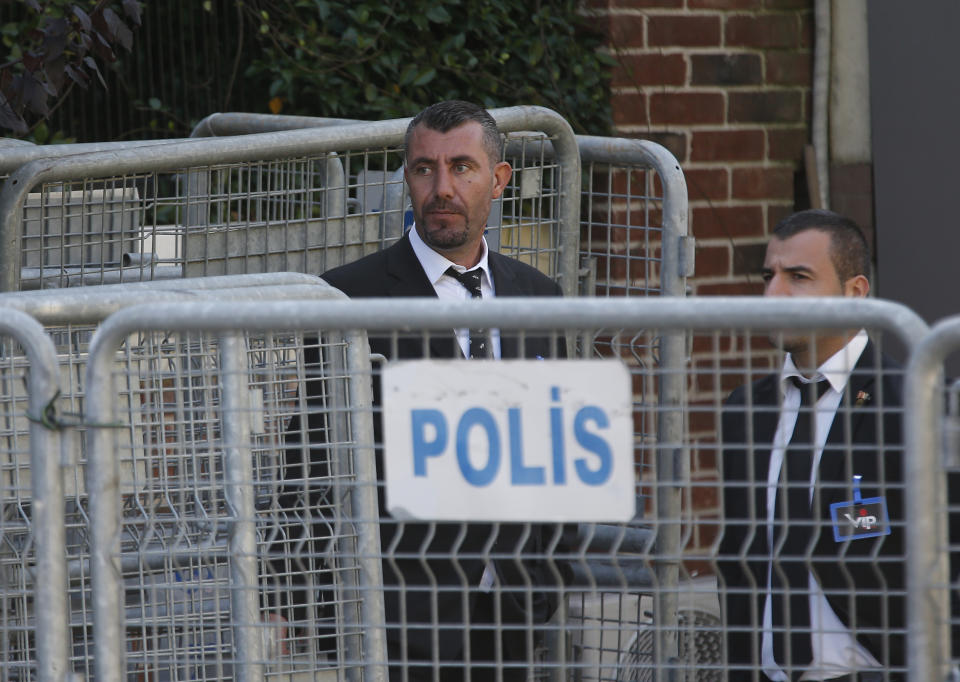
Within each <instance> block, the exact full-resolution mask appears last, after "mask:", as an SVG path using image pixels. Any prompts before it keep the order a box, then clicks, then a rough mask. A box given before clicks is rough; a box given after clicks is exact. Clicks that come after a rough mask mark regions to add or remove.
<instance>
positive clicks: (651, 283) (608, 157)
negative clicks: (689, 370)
mask: <svg viewBox="0 0 960 682" xmlns="http://www.w3.org/2000/svg"><path fill="white" fill-rule="evenodd" d="M361 123H364V121H359V120H352V119H338V118H324V117H319V116H284V115H270V114H248V113H217V114H211V115H210V116H207V117H206V118H205V119H203V120H202V121H200V122H199V123H198V124H197V125H196V126H195V127H194V129H193V132H191V137H222V136H230V135H248V134H251V133H262V132H269V131H278V130H296V129H300V128H313V127H326V126H345V125H355V124H361ZM576 141H577V148H578V150H579V152H580V157H581V161H582V165H583V168H582V170H583V180H582V182H581V198H580V208H581V221H580V222H581V224H580V253H579V258H580V266H581V269H580V286H579V288H578V291H579V292H580V293H581V294H584V295H588V296H592V295H599V296H650V295H654V294H658V293H662V294H663V295H666V296H684V295H685V294H686V290H685V288H686V283H685V278H686V277H688V276H690V275H692V274H693V265H694V258H693V254H694V248H693V246H694V245H693V239H692V237H690V236H688V235H687V188H686V182H685V180H684V178H683V172H682V171H681V170H680V166H679V163H678V162H677V160H676V158H674V157H673V155H672V154H670V152H668V151H667V150H666V149H665V148H664V147H662V146H661V145H658V144H656V143H654V142H649V141H647V140H630V139H621V138H609V137H594V136H590V135H577V136H576ZM540 153H542V154H546V155H548V156H550V157H552V156H553V154H554V152H553V146H552V145H551V144H549V143H545V144H543V145H542V150H541V151H540ZM506 155H507V159H508V160H510V161H511V163H514V164H515V165H517V167H518V168H520V169H522V168H523V167H524V166H525V165H527V164H525V163H524V156H525V152H524V150H523V148H522V147H520V146H518V145H514V146H513V148H512V149H511V148H510V146H508V148H507V153H506ZM532 166H533V168H532V169H531V170H532V171H533V172H537V166H538V164H536V163H534V164H532ZM528 182H529V181H528ZM508 239H509V237H508Z"/></svg>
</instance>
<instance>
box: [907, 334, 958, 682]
mask: <svg viewBox="0 0 960 682" xmlns="http://www.w3.org/2000/svg"><path fill="white" fill-rule="evenodd" d="M958 347H960V324H958V319H957V318H956V317H952V318H948V319H946V320H941V321H940V322H938V323H937V324H936V325H935V326H934V327H933V329H932V330H931V332H930V334H929V335H928V336H927V337H926V338H924V339H923V341H922V342H921V343H919V344H918V346H917V349H916V351H915V352H914V353H913V355H912V356H911V358H910V363H909V365H908V366H907V376H906V380H905V395H904V400H905V404H907V405H910V406H911V409H910V410H909V411H908V412H907V416H906V420H905V421H906V423H905V429H906V438H905V444H906V448H907V452H908V453H909V454H910V457H908V458H907V460H906V464H905V467H906V472H905V476H906V480H907V491H906V497H907V511H908V514H909V521H910V534H909V535H908V536H907V555H908V557H909V559H910V560H909V563H908V564H907V587H908V589H909V591H910V595H911V599H910V602H909V604H908V613H909V626H910V629H909V633H908V639H907V641H908V644H909V648H910V652H911V654H912V658H911V666H910V667H911V672H915V673H916V679H918V680H919V679H930V680H935V679H942V680H946V679H956V678H957V677H958V676H960V672H958V660H960V641H958V639H957V638H958V636H960V606H958V601H960V595H958V592H957V584H956V580H957V572H958V570H960V538H958V536H957V533H958V532H960V519H958V518H957V513H958V511H960V500H958V497H957V496H958V494H960V493H958V491H960V478H958V475H960V472H958V465H960V450H958V448H957V444H958V441H957V438H956V433H957V425H958V423H960V421H958V420H960V414H958V411H957V383H956V381H955V380H954V381H952V382H944V378H943V377H944V362H945V361H946V359H947V358H948V357H950V356H951V355H952V354H953V353H955V352H956V351H957V349H958Z"/></svg>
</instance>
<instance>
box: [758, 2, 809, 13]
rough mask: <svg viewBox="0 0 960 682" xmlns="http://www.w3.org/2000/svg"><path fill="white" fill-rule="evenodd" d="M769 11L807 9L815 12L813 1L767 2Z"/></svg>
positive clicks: (765, 3) (765, 4)
mask: <svg viewBox="0 0 960 682" xmlns="http://www.w3.org/2000/svg"><path fill="white" fill-rule="evenodd" d="M764 6H766V7H767V9H805V10H810V11H812V10H813V0H765V2H764Z"/></svg>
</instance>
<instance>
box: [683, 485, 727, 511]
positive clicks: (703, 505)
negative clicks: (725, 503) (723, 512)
mask: <svg viewBox="0 0 960 682" xmlns="http://www.w3.org/2000/svg"><path fill="white" fill-rule="evenodd" d="M690 492H691V497H692V498H693V499H692V500H691V501H692V502H693V506H694V508H695V509H716V508H717V507H718V506H719V504H720V496H719V495H718V494H717V486H716V484H706V485H698V484H691V490H690Z"/></svg>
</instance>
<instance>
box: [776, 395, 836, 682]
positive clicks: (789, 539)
mask: <svg viewBox="0 0 960 682" xmlns="http://www.w3.org/2000/svg"><path fill="white" fill-rule="evenodd" d="M790 380H791V381H792V382H793V384H794V386H796V387H797V388H798V389H799V390H800V410H799V411H798V413H797V423H796V425H795V426H794V427H793V436H791V438H790V442H789V444H788V445H787V447H786V448H785V449H784V453H783V465H782V467H783V469H782V471H781V475H780V488H779V491H778V497H777V504H776V514H775V515H776V519H777V531H778V534H777V536H776V537H777V538H783V536H784V534H786V538H785V539H783V545H782V547H781V548H780V556H779V557H778V561H776V562H774V567H773V576H772V583H773V587H774V588H775V589H774V594H773V655H774V658H775V659H776V661H777V663H779V664H780V665H781V666H782V667H783V668H785V671H786V672H787V674H788V675H790V679H796V678H797V677H799V676H800V675H801V674H802V673H803V669H804V668H806V667H807V666H808V665H809V664H810V661H811V659H812V658H813V652H812V649H811V643H810V640H811V636H810V590H809V571H808V569H807V565H806V563H805V562H804V559H805V555H806V552H807V546H808V544H809V542H810V538H811V537H812V534H813V529H814V528H813V523H814V522H813V520H812V518H811V514H810V473H811V469H812V467H813V453H814V447H815V445H814V443H813V433H814V430H813V428H812V424H813V423H814V419H815V417H814V414H813V413H814V411H815V409H816V404H817V401H818V400H819V399H820V396H821V395H823V392H824V391H825V390H827V389H828V388H829V387H830V384H829V382H827V381H826V380H823V379H821V380H820V381H814V382H810V383H804V382H803V381H801V380H800V378H799V377H791V378H790ZM784 498H785V499H786V505H784V504H783V501H784ZM784 506H786V517H784ZM775 542H776V543H778V544H779V542H780V540H779V539H778V540H776V541H775ZM781 571H782V575H781ZM782 578H786V585H784V584H783V580H782ZM785 629H786V632H784V630H785ZM786 633H789V634H790V650H789V653H788V651H787V647H786V639H787V638H786V637H785V634H786Z"/></svg>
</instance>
